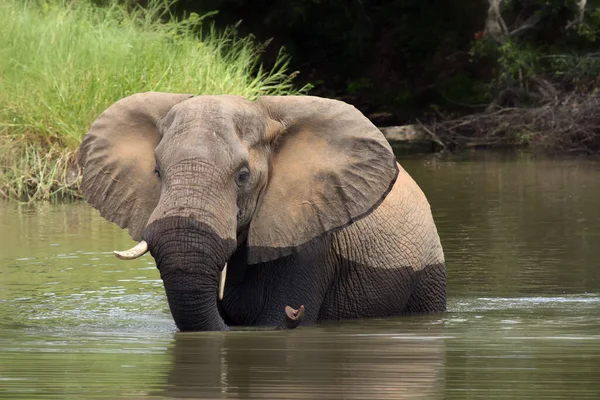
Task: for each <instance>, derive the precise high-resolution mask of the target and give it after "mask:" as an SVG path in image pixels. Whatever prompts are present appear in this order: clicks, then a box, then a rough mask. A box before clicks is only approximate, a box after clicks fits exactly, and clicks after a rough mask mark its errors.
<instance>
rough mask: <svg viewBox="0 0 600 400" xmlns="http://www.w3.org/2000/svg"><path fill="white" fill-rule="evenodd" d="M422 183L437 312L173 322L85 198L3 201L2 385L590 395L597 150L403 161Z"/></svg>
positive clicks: (52, 393)
mask: <svg viewBox="0 0 600 400" xmlns="http://www.w3.org/2000/svg"><path fill="white" fill-rule="evenodd" d="M401 163H402V164H403V166H404V167H405V168H406V170H407V171H409V173H410V174H411V175H412V176H413V177H414V178H415V180H416V181H417V182H418V183H419V185H420V186H421V187H422V188H423V190H424V192H425V193H426V195H427V196H428V198H429V200H430V203H431V206H432V210H433V213H434V217H435V220H436V223H437V226H438V231H439V233H440V237H441V238H442V243H443V245H444V249H445V253H446V260H447V265H448V293H449V305H448V306H449V312H448V313H447V314H446V315H431V316H419V317H406V318H396V319H388V320H369V321H355V322H345V323H335V324H334V323H331V324H323V325H318V326H312V327H306V328H300V329H297V330H295V331H288V332H270V331H255V332H247V331H235V332H227V333H218V332H217V333H193V334H181V333H176V332H175V326H174V324H173V322H172V319H171V316H170V314H169V310H168V306H167V303H166V299H165V296H164V292H163V288H162V282H161V281H160V278H159V274H158V271H157V270H156V268H155V266H154V263H153V260H152V258H151V257H150V256H149V255H146V256H144V257H142V258H141V259H138V260H135V261H130V262H124V261H120V260H117V259H116V258H114V257H113V256H112V253H111V251H112V250H113V249H123V248H128V247H130V245H131V244H132V242H131V241H130V239H129V238H128V236H127V234H126V232H124V231H121V230H120V229H118V227H116V226H114V225H113V224H110V223H108V222H106V221H104V220H103V219H102V218H101V217H100V216H99V215H98V214H97V212H95V211H94V210H92V209H91V207H89V206H87V205H86V204H83V203H75V204H61V205H50V204H38V205H24V204H15V203H11V204H5V203H0V227H1V230H0V398H6V399H82V398H107V399H163V398H164V399H167V398H256V399H270V398H272V399H283V398H289V399H294V398H310V399H340V398H346V399H417V398H425V399H492V398H494V399H515V398H547V399H572V398H579V399H581V398H590V399H595V398H600V211H599V209H600V208H599V205H600V180H599V178H600V163H599V162H597V161H593V160H588V159H565V158H541V157H533V156H531V155H528V154H498V153H489V152H473V153H462V154H458V155H451V156H428V157H411V158H407V159H403V160H401Z"/></svg>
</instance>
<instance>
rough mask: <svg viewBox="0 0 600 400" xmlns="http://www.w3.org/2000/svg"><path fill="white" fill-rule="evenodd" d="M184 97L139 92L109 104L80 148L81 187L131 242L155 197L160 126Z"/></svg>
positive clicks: (183, 95) (148, 213) (91, 202)
mask: <svg viewBox="0 0 600 400" xmlns="http://www.w3.org/2000/svg"><path fill="white" fill-rule="evenodd" d="M190 97H192V95H189V94H171V93H156V92H148V93H139V94H134V95H132V96H129V97H126V98H124V99H121V100H119V101H117V102H116V103H114V104H113V105H112V106H110V107H109V108H108V109H106V111H104V112H103V113H102V114H101V115H100V116H99V117H98V118H97V119H96V120H95V121H94V122H93V124H92V126H91V127H90V130H89V131H88V133H87V134H86V135H85V138H84V139H83V141H82V143H81V146H80V147H79V158H78V162H79V165H80V166H81V167H82V168H83V179H82V183H81V189H82V190H83V193H84V194H85V196H86V197H87V200H88V202H89V203H90V204H91V205H92V206H94V207H95V208H97V209H98V210H99V211H100V214H101V215H102V216H103V217H104V218H106V219H108V220H109V221H112V222H114V223H116V224H117V225H119V226H120V227H121V228H128V229H129V234H130V235H131V237H132V238H133V239H135V240H141V236H142V231H143V229H144V227H145V225H146V222H147V221H148V218H149V217H150V214H151V213H152V211H153V210H154V208H155V207H156V204H157V203H158V199H159V197H160V182H159V181H158V177H156V176H155V174H154V169H155V165H156V161H155V158H154V150H155V148H156V146H157V145H158V143H159V142H160V140H161V137H162V135H161V132H160V128H159V125H160V123H161V121H162V119H163V118H164V117H165V116H166V115H167V113H168V112H169V110H170V109H171V108H172V107H173V106H174V105H176V104H178V103H180V102H182V101H184V100H187V99H189V98H190Z"/></svg>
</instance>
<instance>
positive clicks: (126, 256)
mask: <svg viewBox="0 0 600 400" xmlns="http://www.w3.org/2000/svg"><path fill="white" fill-rule="evenodd" d="M147 251H148V243H147V242H146V241H145V240H142V241H141V242H139V243H138V244H136V245H135V246H134V247H132V248H131V249H129V250H125V251H116V250H115V251H113V253H114V255H115V256H117V258H120V259H121V260H135V259H136V258H138V257H141V256H143V255H144V254H146V252H147Z"/></svg>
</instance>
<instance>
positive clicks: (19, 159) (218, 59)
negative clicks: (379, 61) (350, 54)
mask: <svg viewBox="0 0 600 400" xmlns="http://www.w3.org/2000/svg"><path fill="white" fill-rule="evenodd" d="M169 6H171V4H170V3H168V2H165V1H159V0H152V1H150V2H149V4H147V6H146V7H145V8H140V7H133V8H132V9H128V8H127V6H125V5H123V4H118V3H117V2H110V3H109V4H108V5H106V6H104V7H98V6H95V5H93V4H90V3H88V2H86V1H67V0H47V1H43V0H42V1H22V0H2V2H1V3H0V37H2V38H3V46H2V47H1V48H0V196H3V197H9V198H18V199H52V198H65V197H66V198H69V197H71V198H72V197H78V192H77V187H78V182H79V171H78V169H77V166H76V164H75V159H76V151H77V147H78V146H79V143H80V141H81V138H82V137H83V135H84V134H85V132H86V131H87V128H88V127H89V126H90V124H91V122H92V121H93V120H94V119H95V118H96V117H97V116H98V115H99V114H100V113H101V112H102V111H103V110H104V109H106V108H107V107H108V106H109V105H110V104H112V103H113V102H115V101H117V100H118V99H120V98H122V97H125V96H128V95H130V94H133V93H136V92H144V91H165V92H184V93H195V94H237V95H242V96H246V97H247V98H249V99H253V98H256V97H257V96H259V95H266V94H269V95H278V94H293V93H297V92H298V91H303V90H304V88H303V89H300V90H298V89H294V88H293V86H292V82H291V81H292V78H293V75H289V74H287V73H286V69H287V66H288V58H287V57H286V56H285V55H284V54H282V52H280V53H279V56H278V57H277V60H276V62H275V64H274V66H273V67H272V68H271V69H269V70H264V69H263V68H262V66H261V64H260V63H259V57H260V53H261V50H262V47H261V46H260V45H259V44H257V43H256V42H255V41H254V40H253V39H252V38H251V37H248V38H240V37H238V36H236V33H235V31H234V30H233V29H227V30H225V31H224V33H217V32H216V31H215V30H214V29H212V28H211V29H204V30H203V31H204V33H203V34H199V33H197V32H200V31H201V30H200V29H198V27H199V26H200V25H201V24H202V20H203V17H201V16H199V15H197V14H191V16H190V17H189V18H186V19H183V20H178V21H177V20H175V19H174V18H173V17H172V16H171V15H170V14H169V13H168V12H167V10H168V8H169Z"/></svg>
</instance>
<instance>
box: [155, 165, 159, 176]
mask: <svg viewBox="0 0 600 400" xmlns="http://www.w3.org/2000/svg"><path fill="white" fill-rule="evenodd" d="M154 175H156V176H157V177H159V178H160V168H159V167H158V164H156V165H155V166H154Z"/></svg>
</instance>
